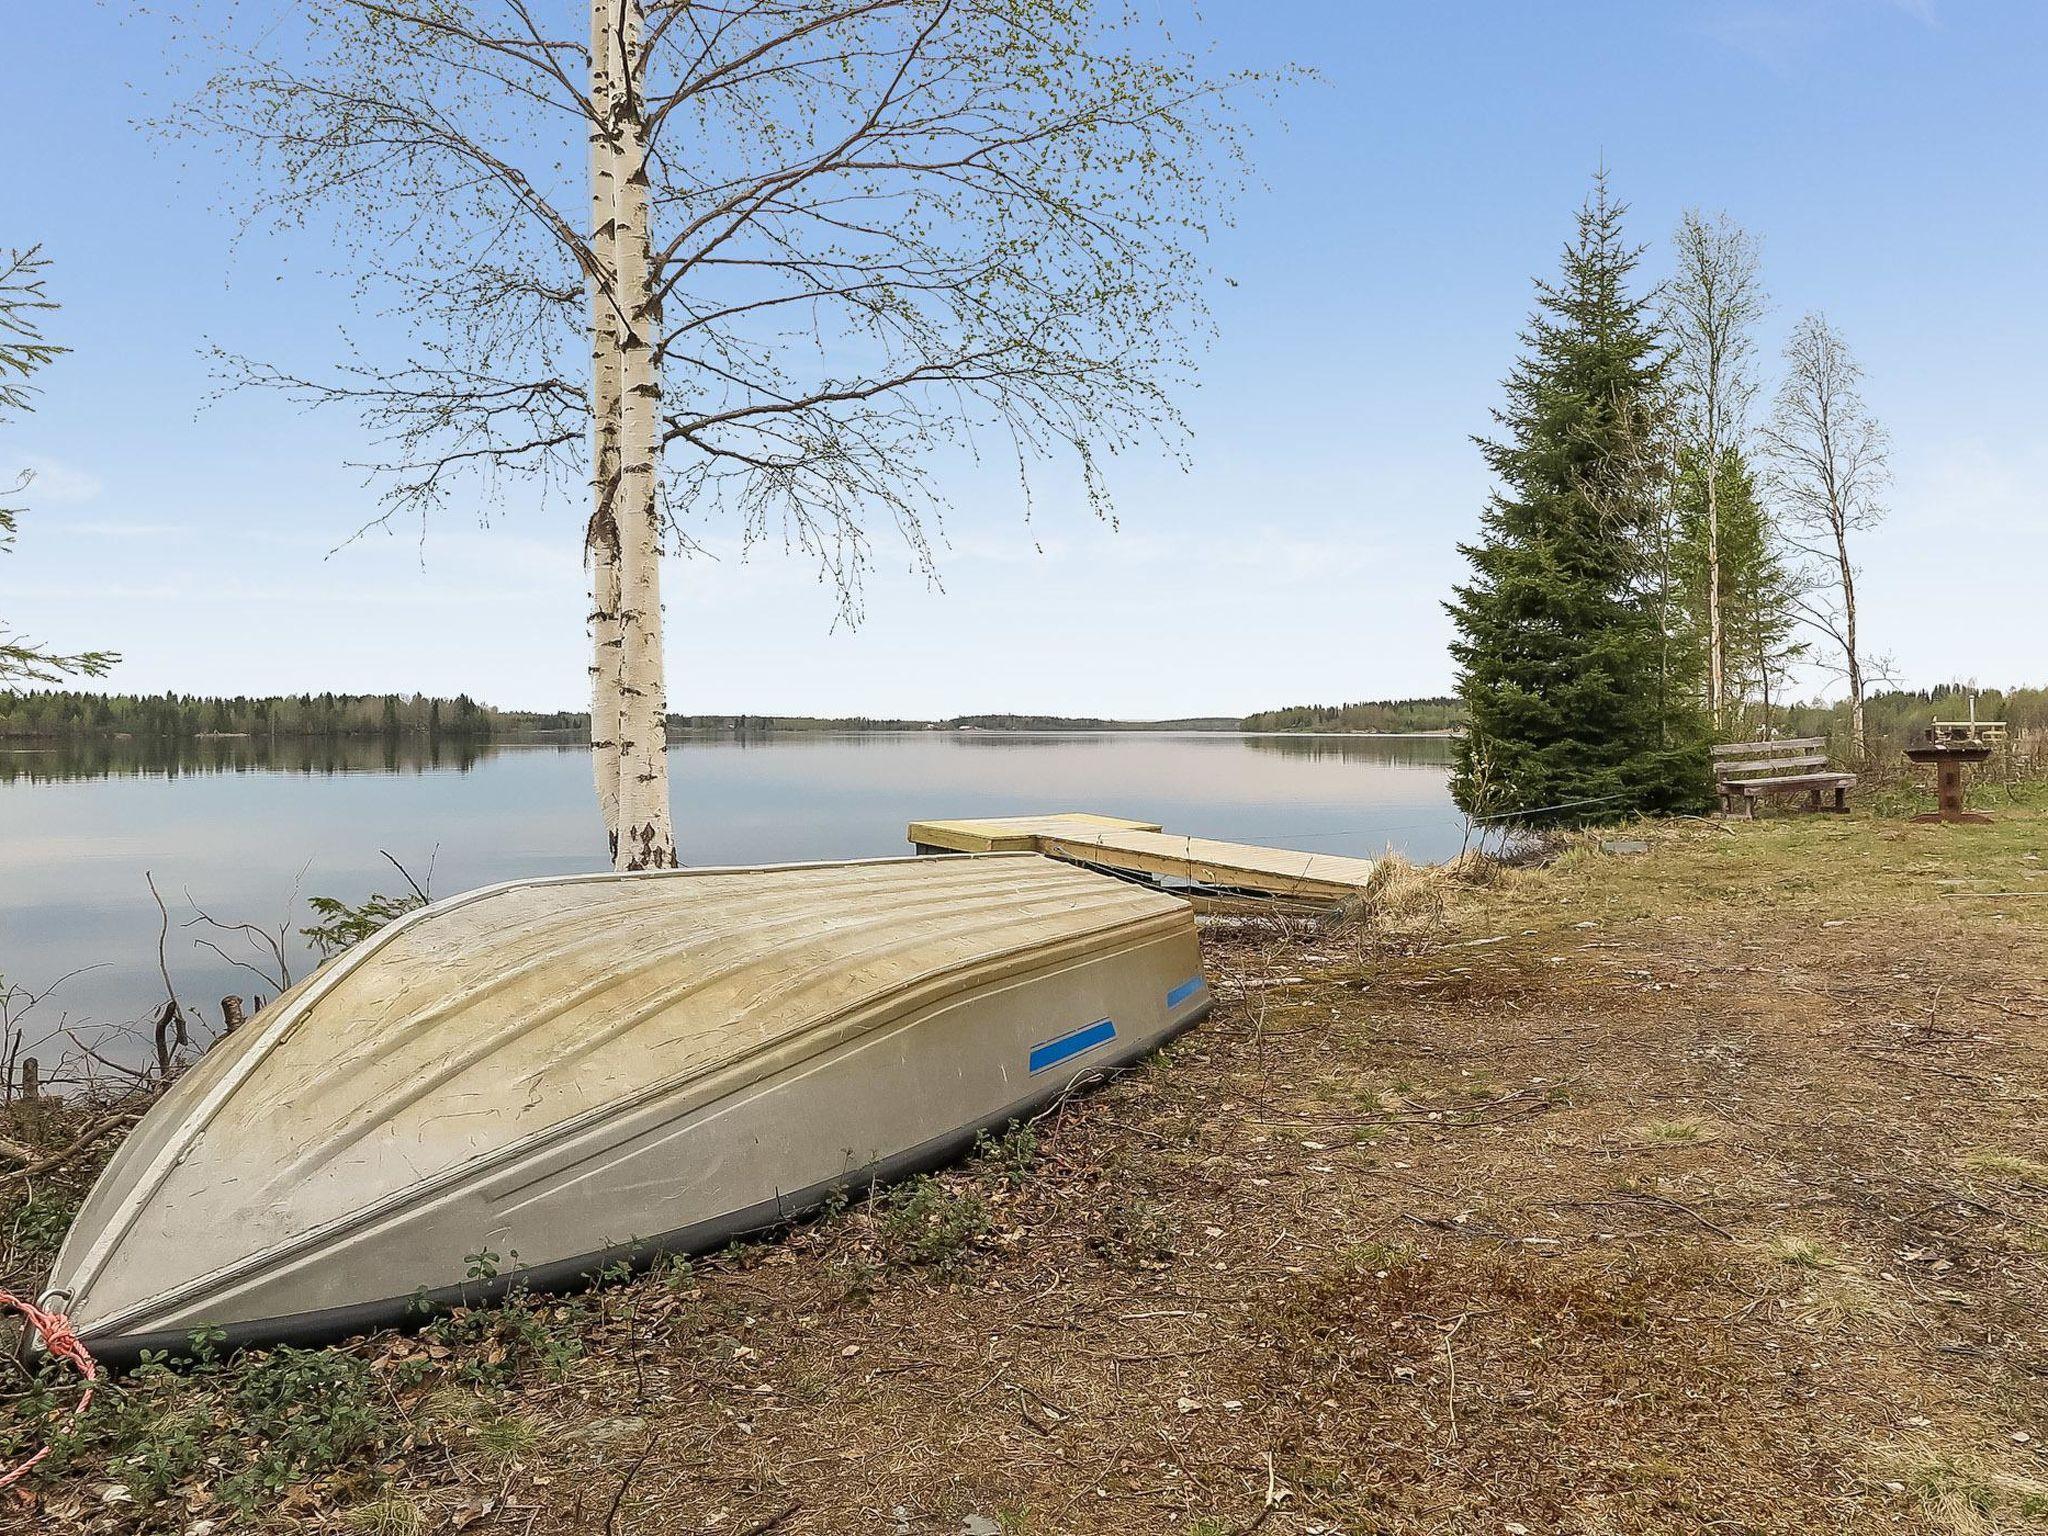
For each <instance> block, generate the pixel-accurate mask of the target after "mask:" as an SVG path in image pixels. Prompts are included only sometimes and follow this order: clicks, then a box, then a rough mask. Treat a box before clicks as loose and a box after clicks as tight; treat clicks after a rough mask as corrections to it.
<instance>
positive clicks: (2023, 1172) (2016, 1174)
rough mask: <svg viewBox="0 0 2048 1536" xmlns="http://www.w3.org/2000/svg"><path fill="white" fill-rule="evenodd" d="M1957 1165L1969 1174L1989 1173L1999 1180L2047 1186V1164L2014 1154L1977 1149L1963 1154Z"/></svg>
mask: <svg viewBox="0 0 2048 1536" xmlns="http://www.w3.org/2000/svg"><path fill="white" fill-rule="evenodd" d="M1959 1165H1960V1166H1961V1167H1962V1168H1963V1169H1964V1170H1965V1171H1966V1172H1969V1173H1989V1174H1995V1175H1997V1176H1998V1177H1999V1178H2001V1179H2021V1180H2024V1181H2025V1182H2027V1183H2029V1184H2048V1163H2042V1162H2038V1161H2036V1160H2035V1159H2033V1158H2031V1157H2021V1156H2020V1155H2019V1154H2018V1153H2016V1152H1992V1151H1986V1150H1983V1149H1979V1150H1978V1151H1975V1152H1966V1153H1964V1154H1963V1156H1962V1158H1961V1159H1960V1164H1959Z"/></svg>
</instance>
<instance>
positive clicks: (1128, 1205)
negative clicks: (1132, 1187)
mask: <svg viewBox="0 0 2048 1536" xmlns="http://www.w3.org/2000/svg"><path fill="white" fill-rule="evenodd" d="M1103 1217H1104V1224H1103V1230H1102V1232H1101V1234H1100V1235H1099V1236H1097V1237H1096V1238H1094V1239H1093V1241H1092V1243H1091V1245H1090V1246H1092V1247H1093V1248H1094V1249H1095V1251H1096V1253H1097V1254H1099V1255H1100V1256H1101V1257H1102V1258H1104V1259H1107V1260H1108V1261H1109V1262H1110V1263H1112V1264H1121V1265H1126V1266H1129V1267H1131V1268H1134V1269H1156V1268H1158V1267H1159V1266H1161V1265H1163V1264H1164V1263H1165V1262H1166V1261H1167V1260H1168V1259H1171V1258H1172V1257H1173V1253H1174V1241H1175V1239H1176V1238H1178V1237H1179V1235H1180V1234H1179V1232H1178V1231H1177V1230H1176V1229H1175V1227H1174V1224H1173V1220H1172V1218H1171V1217H1169V1216H1168V1215H1167V1214H1166V1212H1165V1211H1163V1210H1161V1209H1160V1208H1159V1207H1158V1206H1156V1205H1154V1204H1152V1203H1151V1202H1150V1201H1149V1200H1145V1199H1142V1198H1141V1197H1139V1196H1137V1195H1130V1196H1127V1197H1126V1198H1124V1199H1122V1200H1118V1201H1114V1202H1112V1203H1111V1204H1110V1205H1109V1207H1108V1208H1107V1209H1106V1210H1105V1211H1104V1213H1103Z"/></svg>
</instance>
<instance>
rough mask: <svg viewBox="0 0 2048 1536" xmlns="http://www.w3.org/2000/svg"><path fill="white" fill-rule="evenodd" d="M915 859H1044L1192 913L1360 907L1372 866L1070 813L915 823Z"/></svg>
mask: <svg viewBox="0 0 2048 1536" xmlns="http://www.w3.org/2000/svg"><path fill="white" fill-rule="evenodd" d="M910 841H911V843H912V844H913V845H914V846H915V847H916V848H917V851H918V852H919V853H1043V854H1046V855H1049V856H1050V857H1052V858H1055V859H1062V860H1065V861H1066V862H1067V863H1069V864H1080V865H1083V866H1084V867H1086V868H1089V869H1095V870H1100V871H1101V872H1102V873H1104V874H1110V875H1116V876H1118V877H1120V878H1122V879H1125V880H1133V881H1137V882H1138V883H1140V884H1144V885H1152V886H1156V887H1158V888H1160V889H1162V890H1169V891H1172V892H1174V893H1175V894H1176V895H1181V896H1185V897H1187V898H1188V899H1189V900H1191V901H1193V902H1194V903H1195V906H1196V908H1197V910H1199V911H1214V912H1231V911H1235V912H1243V911H1272V910H1274V909H1275V908H1279V909H1282V910H1292V911H1315V912H1325V911H1328V910H1329V909H1332V908H1341V907H1344V906H1346V905H1347V904H1349V903H1351V902H1355V901H1358V900H1360V899H1361V898H1363V897H1364V895H1365V892H1366V886H1367V884H1368V882H1370V881H1371V879H1372V874H1373V870H1374V869H1375V868H1376V867H1377V864H1376V861H1374V860H1372V859H1354V858H1347V857H1345V856H1343V855H1341V854H1330V853H1302V852H1299V851H1296V850H1294V849H1288V848H1262V847H1260V846H1258V845H1257V844H1255V843H1226V842H1219V841H1217V840H1216V839H1214V838H1207V837H1189V836H1186V835H1184V834H1182V833H1178V832H1168V831H1166V830H1165V829H1164V828H1162V827H1161V826H1160V824H1159V823H1158V822H1155V821H1128V820H1125V819H1124V818H1122V817H1119V816H1096V815H1091V814H1089V813H1087V812H1082V811H1069V812H1064V813H1061V814H1057V815H1050V816H997V817H987V818H981V819H977V820H972V821H913V822H912V823H911V824H910Z"/></svg>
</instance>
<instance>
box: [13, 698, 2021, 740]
mask: <svg viewBox="0 0 2048 1536" xmlns="http://www.w3.org/2000/svg"><path fill="white" fill-rule="evenodd" d="M1973 695H1974V696H1975V698H1976V700H1977V717H1978V718H1979V719H1980V720H2003V721H2005V722H2006V724H2007V725H2008V726H2009V727H2010V728H2011V729H2012V731H2013V733H2014V734H2015V735H2016V736H2031V737H2041V736H2048V688H2015V689H2009V690H2004V689H1997V688H1972V687H1970V686H1969V685H1967V684H1963V683H1950V684H1945V685H1943V686H1942V687H1939V688H1922V689H1895V690H1887V691H1884V692H1879V693H1872V694H1870V695H1869V696H1868V697H1867V698H1866V699H1865V701H1864V712H1865V715H1866V717H1867V722H1868V723H1867V729H1868V732H1869V737H1870V741H1871V744H1872V746H1874V747H1875V746H1880V745H1885V746H1890V747H1892V748H1894V749H1896V748H1897V747H1900V746H1903V745H1904V744H1905V743H1906V741H1907V740H1908V739H1909V738H1911V737H1914V736H1917V735H1918V734H1919V733H1920V732H1921V731H1923V730H1925V729H1926V727H1927V726H1928V725H1929V724H1930V723H1931V722H1932V721H1933V720H1934V719H1935V718H1936V717H1937V716H1939V717H1940V718H1941V719H1944V720H1953V719H1963V718H1967V716H1968V713H1969V708H1970V699H1971V697H1972V696H1973ZM1771 713H1772V720H1771V734H1772V735H1774V736H1845V735H1846V733H1847V730H1848V705H1847V704H1846V703H1837V704H1820V703H1812V704H1794V705H1791V706H1790V707H1788V708H1784V709H1774V710H1773V711H1772V712H1771ZM668 723H669V729H670V730H672V731H718V732H724V733H731V734H736V735H755V734H764V733H767V732H771V731H923V730H982V731H1062V730H1064V731H1143V730H1155V731H1159V730H1171V731H1231V730H1243V731H1249V732H1259V731H1298V732H1342V731H1358V732H1368V733H1372V732H1378V733H1387V734H1400V733H1415V732H1444V731H1455V730H1458V729H1460V728H1461V727H1462V726H1463V724H1464V715H1463V710H1462V707H1461V705H1460V704H1459V702H1458V700H1456V699H1451V698H1428V699H1381V700H1375V701H1370V702H1362V703H1355V704H1296V705H1293V706H1291V707H1289V708H1286V709H1269V710H1262V711H1260V712H1259V713H1257V714H1253V715H1246V716H1245V717H1244V718H1243V719H1242V720H1232V719H1230V718H1228V717H1226V716H1211V715H1202V716H1191V717H1189V718H1186V719H1179V720H1103V719H1097V718H1094V717H1092V716H1072V715H1012V714H988V715H956V716H954V717H953V718H951V719H949V720H937V721H933V720H901V719H885V718H878V717H873V716H868V715H841V716H836V717H831V718H824V717H816V716H809V715H670V716H669V721H668ZM589 729H590V717H589V716H588V715H587V714H585V713H584V712H583V711H581V710H557V711H536V710H505V709H494V708H492V707H491V706H490V705H488V704H479V703H478V702H477V701H476V700H474V699H472V698H470V697H469V696H468V695H466V694H458V695H456V696H455V697H454V698H435V697H431V696H429V695H425V694H402V693H301V694H293V695H288V696H285V697H282V698H246V697H239V696H238V697H235V698H211V697H205V696H201V695H195V694H168V693H167V694H126V693H83V692H75V691H69V690H64V689H12V690H0V738H7V737H14V738H23V737H40V738H48V739H86V738H108V737H121V736H128V737H134V738H136V739H138V740H159V741H161V740H169V739H173V738H194V737H208V736H249V737H276V738H278V739H280V740H282V739H286V738H290V739H293V740H313V741H320V740H339V739H365V738H366V739H378V738H382V739H385V740H392V739H399V738H420V739H428V740H442V741H451V742H452V741H467V742H482V741H492V740H518V739H519V738H521V737H536V736H542V737H551V738H559V737H565V736H566V737H576V738H580V737H581V736H583V735H584V734H586V733H587V732H588V731H589Z"/></svg>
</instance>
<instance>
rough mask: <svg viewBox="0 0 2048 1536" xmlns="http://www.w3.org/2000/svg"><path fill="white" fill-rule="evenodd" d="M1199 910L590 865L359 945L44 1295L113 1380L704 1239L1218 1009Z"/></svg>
mask: <svg viewBox="0 0 2048 1536" xmlns="http://www.w3.org/2000/svg"><path fill="white" fill-rule="evenodd" d="M1208 1007H1209V992H1208V989H1207V988H1206V987H1205V985H1204V983H1203V980H1202V976H1201V968H1200V957H1199V955H1198V952H1197V948H1196V939H1195V928H1194V922H1193V917H1192V914H1191V912H1190V910H1189V908H1188V907H1187V906H1186V904H1185V903H1182V902H1180V901H1177V900H1174V899H1172V898H1170V897H1166V896H1162V895H1159V894H1157V893H1154V892H1150V891H1146V890H1142V889H1139V888H1137V887H1135V886H1132V885H1129V884H1126V883H1124V882H1121V881H1118V880H1115V879H1111V878H1109V877H1107V876H1103V875H1099V874H1094V873H1091V872H1089V871H1086V870H1081V869H1076V868H1074V867H1072V866H1071V865H1066V864H1061V863H1057V862H1055V861H1053V860H1051V859H1048V858H1044V857H1042V856H1040V855H1037V854H992V855H987V856H971V857H953V858H937V859H934V858H923V859H886V860H875V861H869V862H861V863H840V864H806V865H786V866H779V867H772V868H762V869H705V870H667V871H659V872H650V873H647V874H637V875H590V876H569V877H564V878H558V879H543V880H525V881H518V882H514V883H511V884H506V885H498V886H491V887H488V888H486V889H483V890H479V891H474V892H471V893H469V894H467V895H463V896H458V897H454V898H452V899H450V900H446V901H440V902H436V903H435V904H434V905H432V906H429V907H426V908H423V909H421V910H420V911H417V912H414V913H411V914H409V915H408V916H406V917H404V918H402V919H400V920H399V921H398V922H395V923H393V924H392V925H391V926H389V927H388V928H385V929H383V930H382V931H381V932H379V933H377V934H375V935H373V936H372V937H370V938H368V939H365V940H364V941H363V942H362V943H360V944H358V945H356V946H355V947H354V948H353V949H350V950H348V951H347V952H346V953H345V954H343V955H341V956H339V957H338V958H336V959H335V960H333V961H330V962H329V963H328V964H327V965H325V966H323V967H322V968H321V969H320V970H318V971H316V972H315V973H314V974H313V975H311V976H310V977H308V978H307V979H306V980H304V981H302V982H300V983H299V984H298V985H297V986H295V987H293V988H292V989H291V990H290V991H288V992H286V993H285V994H284V995H283V996H281V997H279V998H278V999H277V1001H276V1002H275V1003H273V1004H272V1005H271V1006H270V1007H269V1008H266V1009H265V1010H264V1011H263V1012H262V1013H261V1014H259V1015H258V1016H257V1017H256V1018H255V1019H253V1020H251V1021H250V1022H249V1024H247V1025H246V1026H244V1027H243V1028H242V1029H241V1030H239V1031H237V1032H236V1033H234V1034H232V1035H230V1036H228V1037H227V1038H226V1039H225V1040H223V1041H221V1042H220V1043H219V1044H218V1045H216V1046H215V1047H214V1048H213V1049H212V1050H211V1051H209V1052H208V1053H207V1054H206V1055H205V1056H204V1057H203V1058H202V1059H201V1060H200V1062H199V1063H198V1064H197V1065H196V1066H195V1067H193V1069H192V1070H191V1071H190V1072H188V1073H186V1074H185V1076H183V1077H182V1078H180V1079H179V1080H178V1081H177V1082H176V1083H175V1084H174V1085H173V1086H172V1087H171V1089H170V1090H169V1091H168V1092H167V1093H166V1094H165V1095H164V1097H163V1098H162V1099H161V1100H160V1101H159V1102H158V1103H157V1104H156V1105H155V1106H154V1107H153V1108H152V1109H151V1110H150V1111H149V1113H148V1114H147V1115H146V1116H144V1117H143V1119H142V1121H141V1122H140V1123H139V1124H138V1125H137V1126H136V1128H135V1130H134V1132H133V1133H132V1134H131V1135H130V1136H129V1138H128V1139H127V1141H126V1142H125V1143H123V1145H122V1146H121V1148H120V1150H119V1151H118V1152H117V1153H116V1155H115V1157H114V1159H113V1161H112V1162H111V1163H110V1164H109V1165H108V1167H107V1169H106V1172H105V1173H104V1174H103V1175H102V1176H101V1178H100V1180H99V1183H98V1184H97V1185H96V1186H95V1187H94V1189H93V1191H92V1194H91V1196H90V1197H89V1198H88V1199H87V1201H86V1203H85V1206H84V1208H83V1209H82V1210H81V1211H80V1212H79V1215H78V1219H77V1221H76V1223H75V1224H74V1225H73V1227H72V1229H71V1233H70V1235H69V1237H68V1238H67V1239H66V1241H65V1244H64V1247H63V1250H62V1252H61V1253H60V1254H59V1255H58V1258H57V1264H56V1269H55V1271H54V1273H53V1274H52V1277H51V1282H50V1291H49V1293H48V1294H47V1296H46V1298H45V1302H46V1304H49V1305H54V1306H58V1307H61V1308H63V1309H64V1310H65V1311H66V1312H68V1313H69V1314H70V1317H71V1320H72V1324H73V1326H74V1327H75V1328H76V1329H77V1330H78V1332H79V1333H80V1334H81V1335H82V1336H83V1337H84V1339H85V1342H86V1344H87V1345H88V1346H89V1347H90V1348H92V1349H93V1350H94V1351H96V1352H97V1353H99V1354H100V1355H101V1356H102V1357H103V1358H105V1359H107V1360H109V1361H110V1362H112V1363H115V1364H119V1363H122V1362H124V1361H131V1360H133V1359H134V1358H136V1357H137V1356H138V1355H139V1354H140V1353H141V1352H142V1351H145V1350H159V1349H165V1350H173V1351H175V1350H180V1349H182V1348H184V1347H186V1346H187V1343H188V1341H189V1339H190V1338H191V1336H192V1334H193V1333H194V1332H195V1331H196V1330H200V1329H205V1330H208V1331H209V1332H211V1331H212V1330H215V1329H218V1330H222V1331H223V1332H224V1334H225V1342H226V1343H227V1344H228V1345H230V1346H233V1345H236V1344H246V1343H261V1342H313V1341H318V1340H323V1339H330V1338H336V1337H340V1336H343V1335H345V1334H348V1333H353V1332H358V1331H361V1330H363V1329H365V1328H370V1327H376V1326H382V1325H384V1324H387V1323H392V1322H396V1321H400V1320H402V1319H403V1318H404V1317H405V1316H406V1315H407V1314H408V1312H410V1311H416V1310H423V1309H431V1308H433V1307H436V1306H445V1305H448V1304H452V1303H455V1302H458V1301H475V1300H477V1299H480V1298H481V1297H483V1296H485V1295H488V1294H492V1293H496V1292H501V1291H503V1290H505V1289H507V1288H508V1287H510V1286H512V1285H515V1284H526V1285H531V1286H534V1287H536V1288H543V1289H545V1288H551V1287H566V1286H572V1285H575V1284H578V1283H581V1282H583V1281H585V1280H587V1279H588V1278H589V1277H591V1276H593V1275H594V1274H595V1273H596V1272H597V1271H598V1270H600V1269H603V1268H607V1267H609V1266H611V1265H614V1264H616V1263H619V1262H620V1261H626V1262H639V1261H643V1260H645V1259H647V1258H650V1257H652V1256H653V1255H656V1254H659V1253H663V1252H677V1251H680V1252H689V1251H697V1250H702V1249H705V1248H710V1247H715V1246H717V1245H719V1244H721V1243H724V1242H726V1241H728V1240H730V1239H731V1238H733V1237H735V1236H737V1235H739V1234H741V1233H745V1232H749V1231H756V1230H759V1229H761V1228H763V1227H767V1226H772V1225H773V1224H774V1223H776V1222H777V1221H779V1220H782V1219H785V1218H787V1217H790V1216H793V1215H797V1214H800V1213H801V1212H803V1211H804V1210H806V1209H808V1208H811V1207H814V1206H816V1205H817V1204H818V1203H819V1202H821V1201H822V1200H823V1199H824V1198H825V1197H826V1196H827V1195H828V1194H829V1193H831V1192H832V1191H833V1190H835V1189H837V1188H841V1187H845V1186H848V1185H857V1184H863V1183H866V1182H869V1181H871V1180H874V1179H877V1178H888V1177H892V1176H896V1175H899V1174H902V1173H906V1172H909V1171H912V1170H914V1169H917V1168H919V1167H925V1166H931V1165H934V1164H936V1163H939V1162H941V1161H944V1160H945V1159H947V1158H949V1157H952V1156H954V1155H957V1154H958V1153H959V1152H960V1151H961V1150H963V1149H964V1148H965V1147H966V1146H967V1145H968V1144H970V1143H971V1142H972V1140H973V1138H974V1136H975V1135H976V1134H977V1132H979V1131H981V1130H983V1129H985V1128H991V1127H996V1126H1000V1125H1002V1124H1004V1123H1005V1122H1007V1121H1008V1120H1010V1119H1012V1118H1014V1117H1016V1116H1018V1115H1020V1114H1024V1113H1027V1112H1029V1111H1031V1110H1033V1109H1036V1108H1037V1107H1039V1106H1041V1105H1043V1104H1045V1103H1047V1102H1049V1101H1050V1100H1051V1099H1052V1098H1054V1097H1055V1096H1057V1095H1058V1094H1060V1093H1061V1092H1063V1091H1065V1090H1066V1089H1067V1088H1068V1087H1069V1086H1070V1085H1071V1084H1072V1083H1073V1082H1074V1080H1075V1079H1076V1078H1077V1077H1080V1076H1082V1075H1085V1074H1087V1073H1090V1072H1094V1071H1098V1070H1100V1069H1102V1068H1105V1067H1109V1066H1113V1065H1116V1064H1119V1063H1122V1062H1126V1061H1129V1060H1131V1059H1132V1058H1134V1057H1136V1056H1139V1055H1141V1054H1143V1053H1144V1052H1146V1051H1148V1050H1150V1049H1151V1048H1153V1047H1154V1046H1156V1045H1158V1044H1159V1043H1160V1042H1161V1041H1163V1040H1164V1039H1166V1038H1167V1037H1168V1036H1170V1035H1172V1034H1173V1033H1174V1032H1175V1031H1177V1030H1179V1029H1181V1028H1184V1027H1185V1026H1187V1025H1189V1024H1191V1023H1193V1022H1194V1021H1195V1020H1196V1019H1198V1018H1200V1017H1201V1016H1202V1015H1203V1014H1204V1013H1206V1012H1207V1011H1208Z"/></svg>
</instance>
